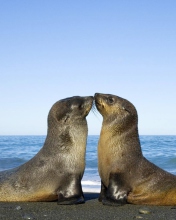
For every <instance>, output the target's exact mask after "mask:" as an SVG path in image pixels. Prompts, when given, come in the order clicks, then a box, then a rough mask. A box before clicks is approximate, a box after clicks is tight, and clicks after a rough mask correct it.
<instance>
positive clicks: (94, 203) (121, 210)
mask: <svg viewBox="0 0 176 220" xmlns="http://www.w3.org/2000/svg"><path fill="white" fill-rule="evenodd" d="M97 198H98V193H85V200H86V202H85V203H84V204H80V205H57V202H9V203H7V202H0V219H1V220H6V219H7V220H11V219H13V220H14V219H18V220H20V219H22V220H24V219H37V220H40V219H41V220H43V219H47V220H55V219H57V220H58V219H63V220H68V219H70V220H71V219H72V220H76V219H83V220H89V219H91V220H94V219H95V220H99V219H100V220H101V219H102V220H107V219H111V220H113V219H116V220H118V219H119V220H123V219H124V220H125V219H152V220H166V219H168V220H175V219H176V207H172V206H140V205H131V204H126V205H123V206H104V205H102V203H100V202H99V201H98V199H97ZM141 209H142V210H144V211H145V210H147V211H149V214H140V213H139V210H141Z"/></svg>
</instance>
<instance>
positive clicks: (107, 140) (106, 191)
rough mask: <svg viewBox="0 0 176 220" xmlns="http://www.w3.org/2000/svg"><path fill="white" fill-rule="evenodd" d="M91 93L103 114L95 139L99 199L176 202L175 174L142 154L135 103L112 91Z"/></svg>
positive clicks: (113, 202)
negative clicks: (96, 144) (99, 131)
mask: <svg viewBox="0 0 176 220" xmlns="http://www.w3.org/2000/svg"><path fill="white" fill-rule="evenodd" d="M94 97H95V104H96V107H97V109H98V111H99V112H100V113H101V115H102V116H103V123H102V128H101V133H100V138H99V143H98V169H99V174H100V177H101V193H100V197H99V201H102V203H103V204H105V205H120V204H125V203H131V204H140V205H176V176H175V175H172V174H170V173H168V172H166V171H164V170H162V169H161V168H159V167H157V166H156V165H154V164H153V163H151V162H149V161H148V160H147V159H146V158H145V157H144V156H143V154H142V150H141V146H140V140H139V134H138V115H137V111H136V109H135V107H134V105H133V104H132V103H130V102H129V101H127V100H125V99H123V98H120V97H118V96H115V95H111V94H100V93H96V94H95V96H94Z"/></svg>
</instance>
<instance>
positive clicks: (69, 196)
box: [57, 176, 85, 205]
mask: <svg viewBox="0 0 176 220" xmlns="http://www.w3.org/2000/svg"><path fill="white" fill-rule="evenodd" d="M70 178H71V180H69V179H70ZM70 178H68V179H67V184H65V185H63V186H62V188H59V189H58V191H57V194H58V202H57V204H58V205H77V204H82V203H84V202H85V201H84V195H83V191H82V187H81V179H80V178H76V177H75V176H70Z"/></svg>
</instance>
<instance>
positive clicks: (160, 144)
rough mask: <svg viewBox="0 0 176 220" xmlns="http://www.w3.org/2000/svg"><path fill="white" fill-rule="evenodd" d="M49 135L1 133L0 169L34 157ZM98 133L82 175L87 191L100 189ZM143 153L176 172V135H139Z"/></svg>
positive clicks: (91, 140) (89, 142) (90, 142)
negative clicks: (2, 134)
mask: <svg viewBox="0 0 176 220" xmlns="http://www.w3.org/2000/svg"><path fill="white" fill-rule="evenodd" d="M45 137H46V136H0V171H2V170H7V169H11V168H14V167H17V166H19V165H21V164H23V163H25V162H27V161H28V160H29V159H31V158H32V157H33V156H34V155H35V154H36V153H37V152H38V151H39V150H40V149H41V147H42V146H43V144H44V141H45ZM98 139H99V136H98V135H89V136H88V140H87V148H86V169H85V172H84V176H83V179H82V187H83V191H84V192H99V191H100V185H101V184H100V177H99V174H98V168H97V145H98ZM140 141H141V147H142V152H143V155H144V156H145V157H146V158H147V159H148V160H149V161H151V162H152V163H154V164H156V165H157V166H159V167H161V168H162V169H164V170H166V171H168V172H170V173H173V174H175V175H176V136H169V135H168V136H165V135H162V136H160V135H157V136H149V135H141V136H140Z"/></svg>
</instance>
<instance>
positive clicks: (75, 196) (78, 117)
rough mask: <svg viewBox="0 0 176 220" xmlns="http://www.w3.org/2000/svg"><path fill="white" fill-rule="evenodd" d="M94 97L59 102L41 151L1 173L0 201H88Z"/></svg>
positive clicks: (49, 116) (52, 109) (76, 202)
mask: <svg viewBox="0 0 176 220" xmlns="http://www.w3.org/2000/svg"><path fill="white" fill-rule="evenodd" d="M92 103H93V97H92V96H88V97H80V96H74V97H70V98H66V99H62V100H60V101H58V102H56V103H55V104H54V105H53V106H52V108H51V110H50V111H49V115H48V130H47V136H46V140H45V143H44V145H43V147H42V148H41V150H40V151H39V152H38V153H37V154H36V155H35V156H34V157H33V158H32V159H31V160H29V161H28V162H26V163H25V164H23V165H21V166H19V167H17V168H14V169H10V170H7V171H2V172H0V201H7V202H13V201H55V200H57V199H58V204H79V203H83V202H84V196H83V192H82V186H81V179H82V176H83V173H84V169H85V150H86V141H87V132H88V128H87V121H86V116H87V115H88V113H89V111H90V109H91V107H92Z"/></svg>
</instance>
